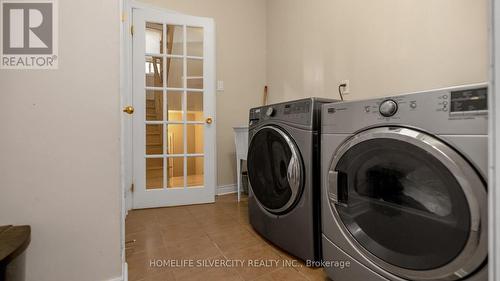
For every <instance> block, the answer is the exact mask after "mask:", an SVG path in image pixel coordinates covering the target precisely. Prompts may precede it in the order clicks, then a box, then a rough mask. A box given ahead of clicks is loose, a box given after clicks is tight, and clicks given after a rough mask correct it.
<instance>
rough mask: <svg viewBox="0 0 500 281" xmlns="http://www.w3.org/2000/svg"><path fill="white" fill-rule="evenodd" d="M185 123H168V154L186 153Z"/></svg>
mask: <svg viewBox="0 0 500 281" xmlns="http://www.w3.org/2000/svg"><path fill="white" fill-rule="evenodd" d="M183 136H184V125H182V124H168V130H167V137H168V146H167V153H168V154H182V153H184V139H183Z"/></svg>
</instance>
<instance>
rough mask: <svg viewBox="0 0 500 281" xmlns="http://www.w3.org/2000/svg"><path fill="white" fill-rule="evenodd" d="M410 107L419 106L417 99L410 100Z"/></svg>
mask: <svg viewBox="0 0 500 281" xmlns="http://www.w3.org/2000/svg"><path fill="white" fill-rule="evenodd" d="M410 107H411V108H413V109H415V108H417V102H416V101H412V102H410Z"/></svg>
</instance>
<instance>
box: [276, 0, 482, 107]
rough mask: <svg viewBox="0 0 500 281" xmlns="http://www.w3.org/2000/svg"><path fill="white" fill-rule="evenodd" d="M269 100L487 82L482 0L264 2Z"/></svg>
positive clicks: (388, 92)
mask: <svg viewBox="0 0 500 281" xmlns="http://www.w3.org/2000/svg"><path fill="white" fill-rule="evenodd" d="M267 3H268V10H267V21H268V25H267V28H268V33H267V52H268V53H267V78H268V84H269V92H270V101H271V102H277V101H283V100H290V99H296V98H301V97H307V96H322V97H331V98H338V90H337V86H338V84H339V82H340V80H344V79H348V80H350V84H351V94H350V95H348V96H346V99H361V98H369V97H376V96H385V95H391V94H397V93H404V92H407V91H416V90H423V89H431V88H435V87H443V86H451V85H458V84H464V83H472V82H481V81H487V80H488V37H487V22H488V9H487V8H488V7H487V3H488V2H487V1H486V0H473V1H471V0H442V1H434V0H404V1H401V0H378V1H364V0H354V1H353V0H310V1H303V0H269V1H268V2H267Z"/></svg>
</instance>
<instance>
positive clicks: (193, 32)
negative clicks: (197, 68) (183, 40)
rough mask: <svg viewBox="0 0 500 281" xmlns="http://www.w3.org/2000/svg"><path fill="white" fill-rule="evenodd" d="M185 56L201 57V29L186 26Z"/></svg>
mask: <svg viewBox="0 0 500 281" xmlns="http://www.w3.org/2000/svg"><path fill="white" fill-rule="evenodd" d="M186 33H187V55H188V56H196V57H202V56H203V27H193V26H188V27H187V30H186Z"/></svg>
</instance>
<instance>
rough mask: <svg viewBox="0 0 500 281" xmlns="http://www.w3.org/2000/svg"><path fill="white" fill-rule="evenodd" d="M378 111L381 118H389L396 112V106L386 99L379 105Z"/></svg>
mask: <svg viewBox="0 0 500 281" xmlns="http://www.w3.org/2000/svg"><path fill="white" fill-rule="evenodd" d="M378 110H379V112H380V114H381V115H382V116H384V117H391V116H393V115H394V114H396V112H397V111H398V104H397V103H396V102H395V101H393V100H391V99H388V100H385V101H383V102H382V103H381V104H380V106H379V108H378Z"/></svg>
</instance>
